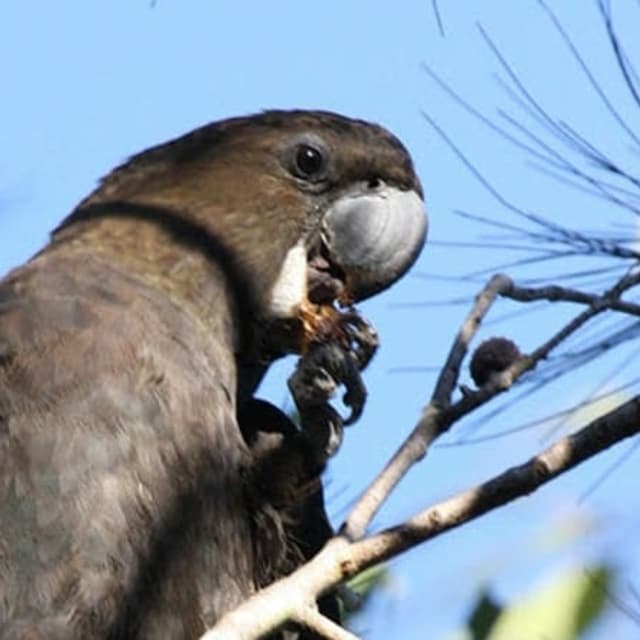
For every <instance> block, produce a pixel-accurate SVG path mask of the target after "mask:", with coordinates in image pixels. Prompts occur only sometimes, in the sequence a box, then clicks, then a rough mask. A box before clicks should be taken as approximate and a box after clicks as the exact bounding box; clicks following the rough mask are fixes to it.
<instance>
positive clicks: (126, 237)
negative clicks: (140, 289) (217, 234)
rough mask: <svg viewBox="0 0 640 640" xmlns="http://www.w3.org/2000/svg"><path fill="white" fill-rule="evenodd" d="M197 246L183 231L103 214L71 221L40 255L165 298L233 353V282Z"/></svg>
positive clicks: (237, 336)
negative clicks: (87, 264)
mask: <svg viewBox="0 0 640 640" xmlns="http://www.w3.org/2000/svg"><path fill="white" fill-rule="evenodd" d="M201 244H203V243H202V239H198V238H197V234H196V233H195V232H194V233H193V234H191V233H190V231H189V230H188V229H187V228H183V229H180V228H178V229H173V230H172V229H171V228H170V227H169V226H168V225H162V224H158V223H157V221H155V220H153V219H144V218H135V217H132V216H119V215H114V216H110V215H108V214H105V215H100V216H95V217H89V218H87V219H78V220H73V218H71V219H70V221H69V222H68V223H67V224H66V225H65V226H64V227H62V228H61V229H59V230H57V231H56V232H55V234H54V236H53V240H52V243H51V244H50V245H49V246H48V247H47V248H46V249H45V253H47V254H55V253H58V252H64V254H65V255H70V254H76V255H81V256H83V258H84V259H87V260H99V261H101V262H102V263H103V264H106V265H108V267H109V268H112V269H116V270H118V271H120V272H122V273H124V274H126V276H127V277H129V278H131V279H134V280H136V281H137V282H138V283H140V284H142V285H144V286H145V287H148V288H151V289H154V290H156V291H159V292H161V293H162V294H164V295H166V296H168V298H169V299H170V300H171V301H172V302H173V303H174V304H175V305H176V306H177V307H179V308H180V309H182V310H183V311H184V312H185V313H188V314H189V315H191V316H192V317H195V318H197V320H198V322H199V323H200V324H201V325H202V326H203V329H204V330H206V331H207V332H210V333H211V335H215V336H216V337H217V338H218V339H224V341H225V343H228V345H229V347H230V348H232V349H233V350H234V351H237V350H239V349H240V348H241V346H240V345H239V342H240V341H241V339H242V336H241V335H240V330H239V329H240V327H241V324H242V320H241V319H240V318H239V317H238V316H239V314H240V313H241V309H240V308H239V307H241V306H242V305H239V304H238V300H237V296H236V295H235V294H234V288H233V285H234V283H233V282H232V280H233V277H232V276H230V275H229V274H228V273H227V271H226V269H225V266H224V264H221V262H220V261H219V260H217V259H215V258H214V257H213V256H211V255H209V253H210V252H208V251H206V250H204V249H203V247H202V246H200V245H201Z"/></svg>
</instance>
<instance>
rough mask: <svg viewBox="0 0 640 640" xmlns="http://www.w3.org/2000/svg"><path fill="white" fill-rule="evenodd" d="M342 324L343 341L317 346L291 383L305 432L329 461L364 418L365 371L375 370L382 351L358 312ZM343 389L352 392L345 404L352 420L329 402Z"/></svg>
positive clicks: (344, 317)
mask: <svg viewBox="0 0 640 640" xmlns="http://www.w3.org/2000/svg"><path fill="white" fill-rule="evenodd" d="M340 318H341V331H340V335H341V339H340V340H337V341H331V342H317V343H313V344H312V345H311V346H310V347H309V349H308V350H307V352H306V353H305V354H304V355H303V356H302V357H301V358H300V360H299V361H298V364H297V366H296V370H295V371H294V373H293V374H292V375H291V377H290V378H289V381H288V383H289V389H290V391H291V395H292V396H293V399H294V401H295V404H296V407H297V409H298V412H299V414H300V422H301V426H302V430H303V432H304V433H305V434H307V437H308V438H309V439H310V441H311V443H312V445H313V448H314V450H315V451H318V452H319V454H320V455H322V456H325V457H326V458H328V457H329V456H331V455H333V454H334V453H335V452H336V451H337V449H338V448H339V446H340V443H341V442H342V431H343V427H344V426H347V425H350V424H353V423H354V422H355V421H356V420H357V419H358V418H359V417H360V416H361V415H362V411H363V409H364V404H365V401H366V397H367V389H366V387H365V385H364V382H363V381H362V376H361V375H360V371H361V370H362V369H364V368H365V367H366V366H367V365H368V364H369V362H370V360H371V358H372V357H373V355H374V353H375V351H376V349H377V346H378V335H377V333H376V331H375V329H373V327H372V326H371V325H370V324H369V323H368V322H367V321H366V320H364V319H363V318H361V317H360V316H358V315H357V313H356V312H355V311H349V312H348V313H345V314H342V315H341V316H340ZM340 385H344V386H345V388H346V391H345V394H344V396H343V402H344V404H345V405H346V406H348V407H349V408H350V409H351V413H350V415H349V416H347V417H346V418H342V417H341V416H340V415H339V414H338V412H337V411H336V410H335V409H334V408H333V407H332V406H331V404H330V402H329V401H330V399H331V398H332V397H333V395H334V393H335V391H336V389H337V388H338V386H340Z"/></svg>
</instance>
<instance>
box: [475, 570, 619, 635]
mask: <svg viewBox="0 0 640 640" xmlns="http://www.w3.org/2000/svg"><path fill="white" fill-rule="evenodd" d="M610 582H611V571H610V570H609V569H608V568H607V567H597V568H595V569H590V570H585V569H581V570H577V571H573V572H570V573H566V574H564V575H563V576H561V577H560V578H559V579H557V580H555V581H553V582H552V583H550V584H547V585H545V586H544V587H543V588H542V589H538V590H537V591H535V592H534V593H532V594H530V595H528V596H527V597H525V598H523V599H522V600H520V601H519V602H516V603H515V604H513V605H512V606H510V607H509V608H506V609H504V610H503V611H502V613H500V615H499V616H498V617H497V619H496V620H495V622H494V624H493V625H492V626H491V628H490V629H489V632H488V634H487V635H486V636H485V637H484V638H483V640H514V639H516V638H517V640H540V638H552V639H553V640H576V638H578V637H579V636H580V634H581V633H582V632H584V631H585V630H586V629H587V628H588V627H589V626H590V625H591V624H592V623H593V621H594V620H595V619H596V618H597V617H598V615H599V614H600V613H601V612H602V610H603V608H604V604H605V601H606V594H607V588H608V586H609V584H610ZM474 638H478V636H474Z"/></svg>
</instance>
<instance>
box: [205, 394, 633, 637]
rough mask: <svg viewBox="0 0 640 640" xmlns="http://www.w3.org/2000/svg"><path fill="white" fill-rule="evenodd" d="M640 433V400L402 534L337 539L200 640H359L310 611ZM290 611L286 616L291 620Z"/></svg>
mask: <svg viewBox="0 0 640 640" xmlns="http://www.w3.org/2000/svg"><path fill="white" fill-rule="evenodd" d="M639 431H640V398H638V397H635V398H633V399H631V400H629V401H628V402H626V403H624V404H623V405H621V406H619V407H618V408H617V409H615V410H613V411H611V412H610V413H608V414H606V415H604V416H601V417H600V418H597V419H596V420H594V421H592V422H591V423H590V424H589V425H588V426H586V427H584V428H583V429H581V430H580V431H578V432H576V433H574V434H572V435H570V436H568V437H566V438H563V439H561V440H559V441H558V442H557V443H556V444H554V445H552V446H551V447H549V448H547V449H546V450H545V451H543V452H542V453H540V454H538V455H536V456H535V457H533V458H531V459H530V460H529V461H528V462H526V463H525V464H522V465H520V466H517V467H512V468H511V469H509V470H507V471H505V472H504V473H502V474H500V475H499V476H496V477H495V478H493V479H491V480H489V481H488V482H485V483H483V484H481V485H479V486H477V487H473V488H471V489H468V490H466V491H463V492H461V493H459V494H457V495H455V496H453V497H452V498H449V499H448V500H444V501H443V502H440V503H438V504H436V505H434V506H432V507H430V508H429V509H426V510H424V511H422V512H420V513H418V514H416V515H415V516H413V517H412V518H410V519H409V520H408V521H406V522H405V523H403V524H401V525H399V526H397V527H392V528H390V529H387V530H385V531H382V532H380V533H378V534H376V535H373V536H371V537H369V538H367V539H364V540H359V541H356V542H349V541H348V540H347V539H346V538H345V537H344V536H336V537H335V538H333V539H332V540H330V541H329V542H328V543H327V544H326V545H325V547H324V548H323V549H322V551H320V553H319V554H318V555H316V557H315V558H313V559H312V560H311V561H310V562H308V563H307V564H306V565H304V566H303V567H301V568H300V569H298V570H297V571H295V572H294V573H292V574H291V575H290V576H287V577H286V578H283V579H282V580H279V581H278V582H275V583H274V584H272V585H270V586H269V587H267V588H265V589H263V590H262V591H260V592H259V593H257V594H255V595H254V596H252V597H251V598H250V599H249V600H247V601H246V602H245V603H243V604H242V605H240V607H238V608H237V609H235V610H234V611H232V612H230V613H228V614H227V615H225V616H224V617H223V618H222V619H221V620H220V621H219V622H218V623H217V624H216V626H215V627H214V628H213V629H212V630H211V631H208V632H207V633H206V634H205V635H203V636H202V637H201V640H254V639H256V638H259V637H260V636H261V635H263V634H265V633H267V632H269V631H273V630H275V629H276V628H277V627H278V626H279V625H281V624H282V623H283V621H284V619H285V618H286V617H287V616H288V617H290V618H291V619H297V620H300V621H303V622H304V621H308V622H309V623H310V624H311V625H312V626H313V627H314V629H315V630H316V631H318V632H319V633H321V634H323V635H325V637H326V638H330V639H336V640H351V639H352V638H353V637H354V636H352V634H348V635H342V636H340V635H336V630H335V629H334V627H333V624H330V625H325V623H324V621H323V622H320V621H317V624H316V621H315V620H314V618H315V616H310V617H307V616H308V615H309V614H308V610H309V606H310V605H309V603H310V602H314V601H315V599H317V598H318V597H319V596H320V595H322V594H323V593H325V592H326V591H329V590H331V589H333V588H335V587H336V586H338V585H339V584H340V583H341V582H343V581H344V580H347V579H349V578H351V577H352V576H354V575H356V574H357V573H359V572H360V571H362V570H364V569H366V568H367V567H370V566H373V565H375V564H378V563H380V562H382V561H384V560H387V559H389V558H391V557H395V556H396V555H398V554H399V553H402V552H404V551H406V550H408V549H410V548H412V547H414V546H416V545H418V544H420V543H422V542H424V541H426V540H429V539H431V538H434V537H436V536H437V535H440V534H441V533H444V532H445V531H448V530H449V529H453V528H455V527H458V526H460V525H462V524H464V523H466V522H469V521H471V520H473V519H475V518H478V517H480V516H481V515H483V514H484V513H487V512H488V511H490V510H492V509H495V508H497V507H499V506H502V505H504V504H506V503H508V502H510V501H512V500H515V499H516V498H518V497H521V496H525V495H528V494H529V493H532V492H533V491H535V490H536V489H537V488H538V487H540V486H542V485H543V484H545V483H547V482H549V481H550V480H552V479H553V478H555V477H557V476H558V475H560V474H561V473H564V472H566V471H568V470H570V469H572V468H573V467H575V466H577V465H578V464H580V463H581V462H583V461H585V460H587V459H588V458H590V457H592V456H594V455H596V454H598V453H599V452H601V451H603V450H604V449H606V448H608V447H610V446H612V445H613V444H615V443H617V442H619V441H621V440H623V439H625V438H628V437H631V436H633V435H636V434H637V433H638V432H639ZM283 609H286V611H285V612H284V613H283ZM318 615H319V614H318ZM258 622H259V624H257V623H258ZM344 633H346V632H343V634H344Z"/></svg>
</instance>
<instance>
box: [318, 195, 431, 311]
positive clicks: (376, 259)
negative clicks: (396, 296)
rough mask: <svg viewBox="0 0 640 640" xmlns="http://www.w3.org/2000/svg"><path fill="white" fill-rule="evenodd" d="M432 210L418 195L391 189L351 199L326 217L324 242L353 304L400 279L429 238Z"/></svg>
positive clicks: (340, 202) (341, 201) (337, 204)
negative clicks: (339, 270) (428, 210)
mask: <svg viewBox="0 0 640 640" xmlns="http://www.w3.org/2000/svg"><path fill="white" fill-rule="evenodd" d="M427 226H428V224H427V212H426V209H425V207H424V202H423V201H422V198H421V197H420V196H419V195H418V193H417V192H416V191H413V190H410V191H402V190H400V189H397V188H395V187H389V186H388V185H384V184H383V185H381V186H380V187H379V188H376V189H369V190H366V191H363V192H359V193H354V194H349V195H345V196H343V197H342V198H340V199H339V200H337V201H336V202H335V203H334V204H333V205H332V206H331V208H330V209H329V210H328V211H327V213H326V215H325V216H324V220H323V224H322V232H321V233H322V241H323V243H324V245H325V248H326V249H327V251H328V252H329V257H330V259H331V261H332V263H333V264H335V265H337V266H339V267H340V268H341V269H342V270H343V271H344V273H345V276H346V283H345V284H346V292H347V294H348V296H349V297H350V298H351V299H352V300H353V301H358V300H362V299H364V298H368V297H370V296H372V295H374V294H376V293H378V292H379V291H382V290H383V289H386V288H387V287H388V286H390V285H391V284H393V283H394V282H395V281H396V280H397V279H398V278H400V277H401V276H402V275H403V274H404V273H405V272H406V271H407V270H408V269H409V267H411V265H412V264H413V263H414V262H415V261H416V259H417V257H418V255H419V254H420V251H421V250H422V247H423V245H424V243H425V240H426V237H427Z"/></svg>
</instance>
